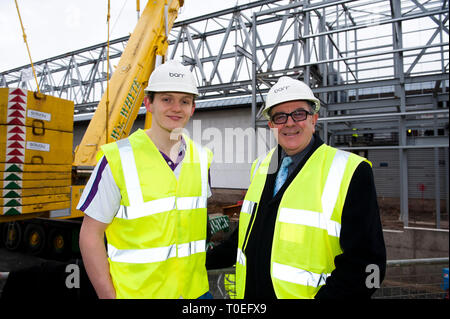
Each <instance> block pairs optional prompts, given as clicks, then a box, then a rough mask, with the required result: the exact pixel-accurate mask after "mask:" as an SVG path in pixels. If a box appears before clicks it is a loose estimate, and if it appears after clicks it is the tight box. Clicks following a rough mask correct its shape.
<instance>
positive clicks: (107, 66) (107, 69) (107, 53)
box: [105, 0, 111, 144]
mask: <svg viewBox="0 0 450 319" xmlns="http://www.w3.org/2000/svg"><path fill="white" fill-rule="evenodd" d="M110 8H111V3H110V0H108V13H107V16H106V21H107V23H108V38H107V41H106V117H105V122H106V134H105V137H106V144H108V142H109V140H108V134H109V133H108V132H109V127H108V122H109V121H108V119H109V20H110V18H111V14H110Z"/></svg>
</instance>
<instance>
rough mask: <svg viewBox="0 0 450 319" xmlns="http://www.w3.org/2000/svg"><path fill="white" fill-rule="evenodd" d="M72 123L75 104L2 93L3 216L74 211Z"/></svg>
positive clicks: (0, 173)
mask: <svg viewBox="0 0 450 319" xmlns="http://www.w3.org/2000/svg"><path fill="white" fill-rule="evenodd" d="M72 119H73V102H71V101H67V100H63V99H59V98H55V97H52V96H46V95H42V94H36V93H34V92H31V91H26V90H22V89H8V88H6V89H4V88H2V89H0V216H2V215H3V216H5V215H6V216H17V215H22V214H33V213H39V212H45V211H51V210H60V209H67V208H70V206H71V195H70V194H71V187H70V186H71V183H72V165H71V164H72V158H73V156H72V143H73V120H72ZM0 220H1V218H0Z"/></svg>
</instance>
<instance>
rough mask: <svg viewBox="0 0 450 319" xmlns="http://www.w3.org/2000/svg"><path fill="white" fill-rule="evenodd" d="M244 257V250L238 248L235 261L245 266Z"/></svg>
mask: <svg viewBox="0 0 450 319" xmlns="http://www.w3.org/2000/svg"><path fill="white" fill-rule="evenodd" d="M246 259H247V258H246V257H245V254H244V252H243V251H242V250H241V249H240V248H238V252H237V262H238V263H240V264H241V265H242V266H245V261H246Z"/></svg>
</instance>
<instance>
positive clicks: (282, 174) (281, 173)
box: [273, 156, 292, 196]
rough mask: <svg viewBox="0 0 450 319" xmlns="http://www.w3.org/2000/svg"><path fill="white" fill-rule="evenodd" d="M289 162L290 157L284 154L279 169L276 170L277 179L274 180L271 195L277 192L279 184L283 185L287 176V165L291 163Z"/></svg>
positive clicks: (290, 160)
mask: <svg viewBox="0 0 450 319" xmlns="http://www.w3.org/2000/svg"><path fill="white" fill-rule="evenodd" d="M291 163H292V158H290V157H289V156H286V157H285V158H283V161H282V162H281V166H280V169H279V170H278V174H277V179H276V180H275V187H274V189H273V196H275V195H276V194H277V193H278V191H279V190H280V188H281V186H283V184H284V182H285V181H286V178H287V176H288V167H289V165H291Z"/></svg>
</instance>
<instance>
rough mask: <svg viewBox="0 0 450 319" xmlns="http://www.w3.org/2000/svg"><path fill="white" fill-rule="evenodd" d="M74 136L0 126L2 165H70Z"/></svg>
mask: <svg viewBox="0 0 450 319" xmlns="http://www.w3.org/2000/svg"><path fill="white" fill-rule="evenodd" d="M72 141H73V133H69V132H62V131H54V130H48V129H41V128H35V127H29V126H18V125H0V163H17V164H65V165H68V164H71V163H72Z"/></svg>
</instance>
